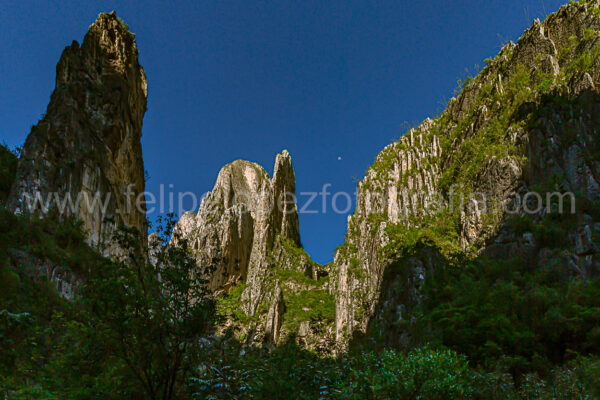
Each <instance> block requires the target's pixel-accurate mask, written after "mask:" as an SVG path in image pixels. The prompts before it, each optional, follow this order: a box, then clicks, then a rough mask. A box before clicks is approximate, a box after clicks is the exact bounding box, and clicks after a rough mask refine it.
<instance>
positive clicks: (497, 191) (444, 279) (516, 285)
mask: <svg viewBox="0 0 600 400" xmlns="http://www.w3.org/2000/svg"><path fill="white" fill-rule="evenodd" d="M485 62H486V66H485V67H484V68H483V69H482V70H481V71H480V73H479V74H477V76H474V77H470V78H468V79H467V80H466V81H465V82H464V83H463V84H462V86H461V87H460V88H459V89H458V93H457V95H456V97H453V98H451V99H450V101H449V102H448V105H447V107H446V109H445V110H444V111H443V112H442V113H441V114H440V115H439V116H437V117H435V118H428V119H426V120H425V121H423V122H422V123H421V124H419V125H418V126H416V127H414V128H411V129H409V131H408V132H406V134H404V136H402V138H401V139H400V140H398V141H396V142H394V143H391V144H390V145H388V146H386V147H385V148H384V149H382V151H381V152H380V153H379V154H378V155H377V156H376V158H375V161H374V163H373V164H372V165H371V166H370V167H369V168H368V170H367V171H366V174H365V177H364V178H363V179H362V180H361V181H360V182H359V183H358V188H357V189H358V195H357V203H356V208H355V211H354V213H353V214H352V215H351V216H350V217H349V218H348V228H347V233H346V236H345V243H344V244H343V245H341V246H340V247H338V248H337V249H336V251H335V256H334V260H333V262H332V263H329V264H327V265H319V264H317V263H315V262H314V261H312V260H311V258H310V256H309V254H308V253H307V252H306V251H305V249H304V248H303V246H302V240H301V237H300V231H299V224H300V221H299V219H300V216H299V212H298V207H297V205H296V201H295V191H296V187H295V186H296V184H295V171H294V168H293V164H292V158H291V156H290V154H289V153H288V152H287V151H286V150H283V151H282V152H281V153H279V154H277V155H276V157H275V164H274V168H273V174H272V177H271V176H270V175H269V173H268V172H267V171H266V170H265V168H263V167H262V166H260V165H258V164H256V163H254V162H250V161H245V160H236V161H233V162H232V163H230V164H227V165H225V166H224V167H222V169H221V170H220V172H219V173H218V175H217V178H216V182H215V184H214V187H213V189H212V191H211V192H210V193H208V194H207V196H206V197H205V198H204V199H203V200H202V203H201V205H200V207H199V209H198V211H197V213H192V212H188V213H185V214H184V215H182V216H181V218H180V219H179V220H178V221H170V222H169V223H167V224H166V226H163V227H161V226H159V227H158V228H157V232H156V233H153V234H152V235H150V236H149V237H145V236H146V233H147V232H146V230H147V227H146V226H147V225H146V219H145V208H144V203H143V201H142V202H141V203H140V204H139V208H136V207H132V205H135V204H132V203H131V201H133V200H134V199H135V197H137V196H138V195H140V194H142V193H143V191H144V166H143V161H142V150H141V144H140V138H141V134H142V132H141V130H142V119H143V116H144V113H145V110H146V97H147V84H146V79H145V75H144V71H143V69H142V68H141V66H140V65H139V63H138V53H137V48H136V43H135V37H134V35H133V34H132V33H130V32H129V30H128V28H127V26H126V25H125V24H124V23H123V22H122V21H121V20H120V19H118V18H117V17H116V15H115V13H114V12H113V13H109V14H100V16H99V17H98V19H97V21H96V22H95V23H94V24H93V25H92V26H91V27H90V30H89V32H88V33H87V35H86V36H85V39H84V41H83V44H82V45H81V46H79V45H78V44H77V43H76V42H74V43H73V45H71V46H69V47H67V48H66V49H65V51H64V52H63V55H62V57H61V59H60V61H59V63H58V66H57V78H56V88H55V90H54V92H53V94H52V97H51V100H50V104H49V105H48V110H47V112H46V114H45V115H44V117H43V118H42V119H41V120H40V121H39V122H38V124H37V125H35V126H34V127H33V128H32V131H31V133H30V134H29V136H28V137H27V140H26V143H25V145H24V147H23V150H22V152H21V154H20V157H19V159H18V161H17V154H16V153H18V152H16V151H10V150H8V149H5V148H4V146H0V202H2V203H1V205H2V207H0V348H1V349H2V351H3V355H4V354H6V356H5V357H2V360H0V388H1V391H2V393H3V394H4V395H5V397H7V398H164V399H171V398H215V399H229V398H302V399H312V398H339V399H350V398H373V399H389V398H491V399H506V398H515V399H521V398H598V397H599V396H600V387H599V384H598V379H597V378H598V376H599V374H600V359H599V358H598V357H599V356H600V257H599V252H600V250H599V249H600V248H599V246H600V243H599V242H600V186H599V182H600V139H599V136H598V134H599V132H600V91H599V88H600V1H598V0H594V1H592V0H584V1H580V2H570V3H569V4H567V5H565V6H563V7H561V8H560V9H559V10H558V11H557V12H555V13H553V14H551V15H549V16H548V17H547V18H546V19H545V20H544V21H543V22H540V21H537V20H536V21H534V22H533V24H532V26H531V27H530V28H529V29H528V30H527V31H525V33H524V34H523V36H522V37H521V38H520V39H519V40H518V41H517V43H512V42H510V43H507V44H505V45H504V46H503V47H502V49H501V50H500V52H499V54H498V55H497V56H496V57H494V58H490V59H487V60H486V61H485ZM298 172H299V173H301V171H298ZM9 187H11V189H10V194H9V193H8V188H9ZM82 193H83V194H87V195H92V196H94V195H96V196H99V198H100V200H104V199H108V200H107V202H106V212H105V213H102V212H101V210H100V209H98V208H97V207H91V206H89V205H88V204H86V203H85V198H84V199H83V202H80V203H76V204H75V206H74V208H73V209H72V210H69V209H61V207H60V204H59V203H60V202H59V203H56V202H55V204H54V207H49V208H47V209H46V208H44V207H41V206H40V203H38V204H37V206H35V207H29V203H28V201H29V199H31V198H36V197H37V198H39V199H41V200H44V199H46V198H47V197H48V196H56V197H54V198H55V199H59V200H60V199H69V198H71V199H77V197H78V196H81V194H82ZM84 197H85V196H84ZM6 199H8V202H6ZM132 199H133V200H132ZM55 201H56V200H55ZM6 204H7V205H8V207H6ZM55 217H58V218H55ZM105 217H107V218H105ZM113 233H116V234H118V235H120V236H121V238H124V237H126V236H127V235H133V239H134V240H133V244H132V243H129V245H125V244H124V243H125V242H126V241H121V242H119V244H118V245H117V244H115V243H111V241H110V236H112V234H113ZM136 243H137V244H141V245H142V246H143V247H142V252H141V253H140V252H135V251H128V252H123V251H122V250H132V249H135V248H136V246H135V244H136ZM146 249H148V250H149V251H148V257H146V252H145V251H144V250H146ZM123 255H126V256H127V257H121V256H123ZM5 387H6V388H7V389H4V388H5Z"/></svg>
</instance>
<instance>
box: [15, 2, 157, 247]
mask: <svg viewBox="0 0 600 400" xmlns="http://www.w3.org/2000/svg"><path fill="white" fill-rule="evenodd" d="M147 94H148V92H147V83H146V76H145V74H144V70H143V69H142V67H141V65H140V64H139V62H138V50H137V46H136V41H135V35H134V34H133V33H131V32H130V31H129V29H128V27H127V26H126V25H125V24H124V23H123V22H122V21H121V20H120V19H119V18H117V16H116V15H115V13H114V12H111V13H103V14H100V15H99V16H98V19H97V20H96V22H95V23H94V24H92V25H91V26H90V28H89V30H88V32H87V34H86V35H85V38H84V40H83V43H82V44H81V46H80V45H79V44H78V43H77V42H75V41H74V42H73V44H72V45H71V46H69V47H67V48H66V49H65V50H64V51H63V53H62V55H61V57H60V60H59V62H58V65H57V67H56V87H55V89H54V92H53V93H52V96H51V98H50V103H49V104H48V108H47V110H46V113H45V114H44V116H43V117H42V119H41V120H40V121H39V122H38V123H37V124H36V125H34V126H33V127H32V129H31V132H30V133H29V135H28V136H27V140H26V142H25V144H24V146H23V151H22V154H21V158H20V160H19V166H18V171H17V179H16V181H15V184H14V185H13V188H12V191H11V196H10V200H9V206H10V207H11V208H12V209H13V210H15V211H17V212H30V211H34V212H42V213H44V212H48V210H49V209H52V208H58V211H59V213H61V214H63V215H74V216H76V217H78V218H79V219H80V220H81V221H82V222H83V227H84V229H85V230H86V231H87V232H88V235H89V236H88V237H89V242H90V243H91V244H93V245H96V246H100V247H102V248H103V249H104V252H105V253H108V254H110V253H112V252H114V249H115V246H114V245H113V244H111V243H110V239H111V237H112V233H113V232H114V230H115V227H116V226H117V225H121V224H124V225H127V226H132V227H135V228H137V229H138V230H139V231H140V244H142V245H144V242H145V240H146V239H145V237H146V234H147V232H146V231H147V222H146V215H145V204H144V202H143V196H141V194H142V193H143V192H144V186H145V184H144V162H143V159H142V146H141V141H140V139H141V136H142V120H143V118H144V113H145V112H146V98H147ZM48 196H52V198H53V199H58V200H60V201H59V202H58V203H57V202H54V203H52V207H48V209H46V208H45V207H43V206H42V205H41V204H39V203H38V204H37V205H36V206H31V207H30V205H29V204H30V203H29V202H28V199H34V198H36V197H38V198H41V199H44V200H45V199H47V198H48ZM54 196H55V197H54ZM138 196H139V197H140V200H141V201H140V202H139V204H136V202H137V200H138ZM69 200H71V202H72V205H73V206H72V207H70V206H68V205H69V203H68V201H69ZM94 200H96V202H95V203H94ZM63 202H66V203H63ZM61 204H66V205H67V207H65V208H64V209H62V207H61Z"/></svg>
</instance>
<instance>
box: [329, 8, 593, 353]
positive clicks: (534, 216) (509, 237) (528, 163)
mask: <svg viewBox="0 0 600 400" xmlns="http://www.w3.org/2000/svg"><path fill="white" fill-rule="evenodd" d="M599 30H600V3H598V2H597V1H583V2H579V3H573V4H569V5H565V6H563V7H561V8H560V10H559V11H557V12H556V13H554V14H551V15H550V16H549V17H548V18H547V19H546V20H545V21H544V22H543V23H540V22H539V21H535V22H534V23H533V25H532V26H531V28H530V29H528V30H527V31H526V32H525V34H524V35H523V37H521V38H520V39H519V40H518V42H517V43H516V44H514V43H512V42H511V43H509V44H507V45H505V46H504V47H503V48H502V50H501V51H500V53H499V55H498V56H497V57H496V58H494V59H489V60H486V64H487V65H486V67H485V68H483V70H482V71H481V73H480V74H479V75H478V76H476V77H474V78H471V79H468V80H467V81H466V82H465V83H464V85H463V88H462V91H461V93H460V94H459V95H458V96H457V97H456V98H452V99H451V100H450V102H449V104H448V107H447V108H446V110H445V111H444V112H443V113H442V114H441V115H440V116H439V117H437V118H435V119H427V120H426V121H424V122H423V123H422V124H421V125H419V126H418V127H416V128H414V129H411V130H410V131H409V132H408V133H407V134H406V135H405V136H403V137H402V139H401V140H400V141H398V142H396V143H393V144H391V145H389V146H387V147H386V148H385V149H384V150H383V151H382V152H381V153H380V154H379V155H378V156H377V158H376V160H375V162H374V164H373V165H372V166H371V167H370V168H369V170H368V171H367V174H366V177H365V178H364V179H363V180H362V181H361V182H360V183H359V184H358V198H357V206H356V210H355V212H354V214H353V215H352V216H351V217H349V219H348V233H347V234H346V241H345V243H344V245H342V246H341V247H340V248H338V249H337V251H336V254H335V261H334V267H333V271H332V278H331V284H330V289H331V292H332V294H333V295H334V296H335V298H336V339H337V342H338V344H339V345H340V347H342V348H343V347H345V346H346V345H347V344H348V342H349V340H350V339H351V337H352V336H353V335H355V334H357V333H359V334H360V333H366V332H367V331H368V328H369V326H370V325H372V323H373V321H375V320H378V319H383V318H385V319H387V320H388V322H390V321H391V323H393V324H396V325H398V324H400V323H404V326H410V323H411V314H410V309H411V308H414V307H415V306H417V305H418V304H419V303H420V302H421V301H422V300H423V299H422V294H421V292H420V289H421V287H422V285H423V283H424V282H425V280H426V279H427V277H428V276H430V275H431V274H432V273H435V271H436V270H440V269H442V268H443V267H444V266H445V265H448V264H457V263H460V260H465V259H470V258H473V257H478V256H481V255H486V256H488V257H493V258H502V257H504V258H509V257H515V256H516V257H520V258H524V259H526V260H527V262H529V263H530V265H531V268H539V267H541V266H543V265H545V264H546V263H548V262H550V261H555V262H560V263H562V264H563V265H564V268H565V269H566V270H568V271H571V272H572V273H574V274H583V275H585V274H590V273H593V272H594V271H596V272H597V271H600V259H599V258H598V253H597V251H598V245H599V243H598V242H597V241H598V235H597V232H599V231H600V214H598V213H597V211H596V210H597V207H596V206H595V204H597V202H598V200H600V199H599V197H598V196H599V192H598V182H599V181H598V179H599V178H600V175H599V174H600V169H599V167H600V164H599V158H600V157H599V154H600V153H599V152H598V150H599V149H600V141H598V138H597V132H598V130H599V129H600V93H599V91H598V89H597V88H598V87H599V85H600V33H599V32H598V31H599ZM528 193H537V194H539V195H540V197H541V198H542V201H543V202H542V203H540V202H538V201H537V195H535V194H528ZM571 194H572V195H571ZM562 199H566V200H564V204H563V207H564V208H565V210H564V212H563V213H560V214H559V213H558V207H559V206H560V204H561V202H562V201H563V200H562ZM575 203H577V205H576V206H575ZM538 204H541V205H542V207H537V205H538ZM571 206H573V207H574V212H573V213H571V212H570V211H571V208H570V207H571ZM553 215H559V216H558V217H553ZM553 218H555V219H557V218H560V222H559V223H558V224H559V227H560V229H561V234H560V235H559V236H560V238H557V240H558V239H560V240H558V241H555V242H553V241H549V240H548V234H547V231H548V229H550V228H549V227H551V226H553V225H552V224H553V223H554V224H556V222H553V221H554V220H553ZM515 221H520V222H519V223H518V224H516V223H515ZM522 221H526V222H527V224H525V227H523V226H524V224H523V223H522ZM517 225H518V226H517ZM391 271H394V272H393V273H391ZM384 277H385V278H384ZM384 309H385V312H383V311H382V310H384ZM384 315H385V317H384ZM408 334H409V330H408V331H406V330H405V331H404V332H399V336H400V337H402V335H408ZM404 339H406V340H408V339H407V338H406V336H404ZM401 341H402V340H401Z"/></svg>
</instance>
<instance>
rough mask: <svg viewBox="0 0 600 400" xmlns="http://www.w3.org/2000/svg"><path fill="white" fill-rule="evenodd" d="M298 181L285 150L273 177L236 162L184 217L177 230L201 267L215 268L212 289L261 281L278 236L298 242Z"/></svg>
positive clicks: (279, 156) (221, 174)
mask: <svg viewBox="0 0 600 400" xmlns="http://www.w3.org/2000/svg"><path fill="white" fill-rule="evenodd" d="M294 179H295V178H294V169H293V167H292V159H291V157H290V155H289V153H288V152H287V150H284V151H282V152H281V153H279V154H278V155H277V157H276V160H275V167H274V173H273V179H271V178H270V177H269V174H268V173H267V171H265V169H264V168H263V167H261V166H260V165H258V164H256V163H253V162H250V161H244V160H236V161H234V162H232V163H230V164H227V165H226V166H224V167H223V168H222V169H221V171H220V172H219V175H218V177H217V181H216V183H215V186H214V188H213V190H212V192H211V193H209V194H208V195H207V196H206V197H205V198H204V200H203V201H202V204H201V206H200V209H199V210H198V213H197V214H196V215H194V214H193V213H185V214H184V215H183V216H182V218H181V219H180V221H179V223H178V224H177V227H176V231H177V232H178V233H179V234H181V236H182V237H183V238H185V239H187V240H188V241H189V243H190V245H191V246H192V248H193V249H194V250H195V252H196V255H197V258H198V263H199V264H200V265H205V266H206V265H209V266H213V267H214V272H213V273H212V275H211V277H210V279H209V281H210V288H211V289H212V290H219V289H222V288H224V287H227V286H230V285H231V284H234V283H236V282H238V281H246V279H249V281H251V282H254V281H256V280H260V278H261V275H262V273H263V272H264V271H263V269H264V268H266V265H267V264H268V263H267V258H268V257H267V255H268V253H269V252H270V251H271V250H272V249H273V246H274V241H275V240H276V238H277V237H278V236H280V237H281V238H283V239H289V240H291V241H292V242H293V243H294V245H296V246H300V232H299V224H298V210H297V207H296V203H295V190H296V184H295V181H294ZM250 297H252V298H254V296H250Z"/></svg>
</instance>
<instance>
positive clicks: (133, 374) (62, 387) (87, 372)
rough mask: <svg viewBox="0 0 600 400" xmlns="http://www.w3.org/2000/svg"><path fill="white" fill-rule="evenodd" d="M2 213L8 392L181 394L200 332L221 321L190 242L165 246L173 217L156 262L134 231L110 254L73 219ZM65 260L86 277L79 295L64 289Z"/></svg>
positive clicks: (0, 308) (2, 325)
mask: <svg viewBox="0 0 600 400" xmlns="http://www.w3.org/2000/svg"><path fill="white" fill-rule="evenodd" d="M0 213H1V218H0V255H1V259H0V260H1V261H2V264H0V266H1V267H2V269H1V270H0V273H1V277H2V279H0V283H1V284H2V285H3V289H5V290H2V297H1V298H0V300H1V302H0V346H1V349H2V354H3V357H2V359H1V360H0V368H1V369H0V371H1V373H2V375H1V378H0V387H2V388H3V389H4V391H5V392H4V394H5V395H10V398H49V399H50V398H52V399H54V398H80V399H89V398H148V399H173V398H179V397H181V395H182V394H181V393H182V390H184V388H185V382H186V380H187V377H188V376H189V374H190V371H191V369H192V368H194V367H195V365H197V363H198V362H199V360H200V359H201V352H200V351H198V346H199V338H200V337H201V336H202V335H206V334H207V333H208V332H209V331H210V329H211V328H212V326H213V322H214V317H213V316H214V301H213V299H212V298H210V297H208V296H206V293H205V281H204V280H203V279H202V276H203V274H202V271H200V270H198V268H197V267H196V263H195V260H194V259H193V258H192V257H191V256H190V255H189V251H188V249H187V248H186V246H185V242H182V246H180V247H177V248H175V247H168V246H165V244H166V242H167V240H168V238H169V237H168V235H166V232H170V231H171V230H172V227H173V219H169V220H168V221H167V222H166V223H165V224H164V225H161V226H162V228H160V229H159V232H160V233H162V234H163V236H162V239H163V240H162V242H157V243H156V246H155V247H154V249H153V256H154V257H156V260H157V261H158V263H157V264H156V266H155V265H152V264H150V263H149V262H148V259H147V257H146V255H145V254H144V252H142V251H141V249H139V247H136V246H139V244H138V243H139V241H138V240H137V239H136V238H137V235H136V234H135V233H134V232H132V231H131V230H129V229H126V228H122V229H121V230H119V232H118V234H117V237H116V238H115V239H116V240H117V241H118V243H119V244H120V248H121V249H123V251H122V254H121V256H120V257H118V258H115V259H111V260H109V259H106V258H104V257H101V256H100V255H99V254H98V253H96V252H95V251H94V250H93V249H91V248H90V247H89V246H88V245H87V244H86V243H85V241H84V239H83V238H84V235H83V232H82V231H81V225H80V224H78V223H76V222H74V221H71V220H62V221H60V222H57V219H56V218H54V217H53V216H51V215H50V216H47V217H45V218H44V219H40V218H38V217H35V216H15V215H13V214H12V213H10V212H8V211H5V210H0ZM58 263H65V264H66V265H73V266H74V267H77V268H74V269H70V271H71V273H73V276H72V278H71V280H72V281H73V282H79V283H78V286H79V290H78V291H77V294H76V296H75V298H74V299H72V300H66V299H64V298H63V297H61V296H59V295H58V293H57V290H56V289H57V287H56V283H55V282H52V281H51V279H50V277H51V276H54V273H53V271H56V270H57V268H61V266H60V265H59V264H58ZM54 279H55V280H56V277H55V278H54ZM76 284H77V283H76ZM33 293H35V295H32V294H33Z"/></svg>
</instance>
